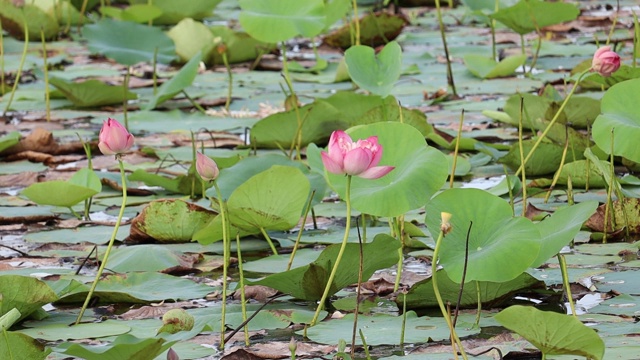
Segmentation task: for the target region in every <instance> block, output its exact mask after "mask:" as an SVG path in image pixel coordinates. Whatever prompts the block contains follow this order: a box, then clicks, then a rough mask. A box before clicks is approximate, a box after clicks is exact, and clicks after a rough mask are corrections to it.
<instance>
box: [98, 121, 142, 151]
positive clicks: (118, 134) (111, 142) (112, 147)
mask: <svg viewBox="0 0 640 360" xmlns="http://www.w3.org/2000/svg"><path fill="white" fill-rule="evenodd" d="M98 139H99V142H98V147H99V148H100V151H101V152H102V153H103V154H105V155H116V154H122V153H124V152H126V151H127V150H129V149H131V147H132V146H133V140H134V138H133V135H131V133H129V132H128V131H127V129H125V127H124V126H122V124H120V123H119V122H118V121H117V120H114V119H112V118H108V119H107V120H105V121H104V123H103V124H102V129H100V136H99V137H98Z"/></svg>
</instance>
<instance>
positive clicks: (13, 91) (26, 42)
mask: <svg viewBox="0 0 640 360" xmlns="http://www.w3.org/2000/svg"><path fill="white" fill-rule="evenodd" d="M22 20H23V22H24V47H23V48H22V57H21V58H20V64H19V65H18V71H17V72H16V79H15V80H14V83H13V87H12V88H11V95H9V101H7V106H6V107H5V108H4V113H2V116H6V115H7V111H9V108H10V107H11V102H13V97H14V96H15V94H16V89H17V88H18V83H19V82H20V75H22V69H23V68H24V62H25V60H26V59H27V50H28V49H29V27H28V26H27V17H26V16H25V14H24V9H23V10H22ZM3 55H4V54H3ZM3 60H4V59H3ZM2 63H3V67H4V61H3V62H2ZM3 70H4V69H3ZM2 73H3V74H4V71H3V72H2ZM3 84H4V81H3Z"/></svg>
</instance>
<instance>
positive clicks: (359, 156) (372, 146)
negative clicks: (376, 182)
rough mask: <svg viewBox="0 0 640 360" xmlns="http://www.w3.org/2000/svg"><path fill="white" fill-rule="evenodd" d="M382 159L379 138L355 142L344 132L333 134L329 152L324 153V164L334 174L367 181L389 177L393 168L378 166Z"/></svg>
mask: <svg viewBox="0 0 640 360" xmlns="http://www.w3.org/2000/svg"><path fill="white" fill-rule="evenodd" d="M381 158H382V146H380V144H378V137H377V136H371V137H369V138H367V139H365V140H358V141H357V142H353V140H351V137H350V136H349V135H347V133H345V132H344V131H341V130H337V131H334V132H333V133H332V134H331V138H330V139H329V147H328V152H325V151H323V152H322V163H323V164H324V167H325V168H327V171H328V172H330V173H333V174H346V175H354V176H359V177H361V178H365V179H379V178H381V177H383V176H385V175H387V174H388V173H389V172H390V171H391V170H393V169H394V167H393V166H376V165H378V163H379V162H380V159H381Z"/></svg>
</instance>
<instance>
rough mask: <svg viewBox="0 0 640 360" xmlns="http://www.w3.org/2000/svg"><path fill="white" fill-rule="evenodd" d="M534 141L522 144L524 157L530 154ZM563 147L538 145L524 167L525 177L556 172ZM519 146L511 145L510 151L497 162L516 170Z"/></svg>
mask: <svg viewBox="0 0 640 360" xmlns="http://www.w3.org/2000/svg"><path fill="white" fill-rule="evenodd" d="M535 142H536V141H535V140H526V141H523V142H522V147H523V151H524V154H525V157H526V156H527V155H528V154H529V153H530V152H531V149H532V148H533V145H534V143H535ZM562 151H563V147H562V146H560V145H556V144H552V143H540V145H539V146H538V148H537V149H536V152H535V153H534V154H533V156H531V158H530V159H529V161H527V164H526V165H525V167H524V170H525V173H526V174H527V176H538V175H546V174H551V173H554V172H555V171H556V170H558V166H560V163H561V161H562ZM520 160H521V154H520V145H519V144H518V143H515V144H513V145H511V149H509V152H508V153H507V155H505V156H504V157H502V158H500V159H499V160H498V162H500V163H502V164H505V165H507V166H509V168H511V169H513V170H516V169H518V168H519V167H520V164H521V161H520Z"/></svg>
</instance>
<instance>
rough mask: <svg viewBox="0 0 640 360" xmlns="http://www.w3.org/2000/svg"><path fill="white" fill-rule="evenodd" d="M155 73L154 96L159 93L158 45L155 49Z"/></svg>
mask: <svg viewBox="0 0 640 360" xmlns="http://www.w3.org/2000/svg"><path fill="white" fill-rule="evenodd" d="M152 65H153V74H151V77H152V79H153V96H156V94H157V93H158V73H157V71H158V47H157V46H156V47H155V48H154V49H153V64H152Z"/></svg>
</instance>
